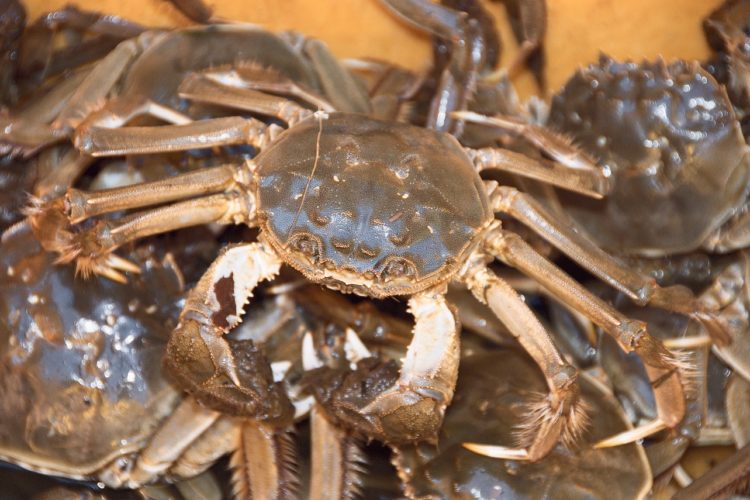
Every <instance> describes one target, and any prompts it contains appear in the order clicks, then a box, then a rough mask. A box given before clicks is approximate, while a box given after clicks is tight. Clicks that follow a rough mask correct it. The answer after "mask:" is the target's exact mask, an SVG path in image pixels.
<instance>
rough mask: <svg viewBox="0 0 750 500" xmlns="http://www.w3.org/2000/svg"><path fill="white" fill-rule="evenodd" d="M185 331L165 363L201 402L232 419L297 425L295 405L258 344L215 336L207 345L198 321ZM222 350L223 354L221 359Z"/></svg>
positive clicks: (170, 346) (175, 338)
mask: <svg viewBox="0 0 750 500" xmlns="http://www.w3.org/2000/svg"><path fill="white" fill-rule="evenodd" d="M178 328H180V327H178ZM180 331H181V334H180V335H179V336H173V337H172V338H171V339H170V342H169V344H168V346H167V354H166V357H165V358H164V364H165V366H166V368H167V369H168V370H169V372H170V373H171V374H172V375H173V376H174V377H175V379H176V380H177V382H178V383H179V384H180V386H182V387H183V388H185V389H186V390H187V391H188V392H189V393H190V394H191V395H192V396H193V397H194V398H195V399H197V400H198V401H199V402H201V403H202V404H203V405H205V406H207V407H209V408H212V409H214V410H217V411H220V412H223V413H227V414H230V415H236V416H242V417H250V418H253V419H256V420H261V421H267V422H271V423H274V424H278V425H279V426H282V427H283V426H286V425H289V424H291V422H292V420H293V417H294V407H293V406H292V404H291V402H290V401H289V398H288V397H287V395H286V392H285V390H284V386H283V384H282V383H278V382H274V374H273V370H272V369H271V366H270V365H269V363H268V360H267V359H266V357H265V356H264V355H263V353H262V352H261V351H260V350H259V349H258V347H257V346H255V345H254V344H253V342H252V341H250V340H248V341H227V340H225V339H223V338H220V337H215V336H213V342H210V341H209V342H206V339H207V336H206V335H202V334H201V327H200V325H199V323H198V322H197V321H192V320H188V321H187V322H186V324H185V325H184V326H183V327H182V329H181V330H180ZM208 338H210V337H208ZM212 343H213V344H214V345H210V344H212ZM218 352H221V353H222V354H221V355H220V356H216V354H217V353H218Z"/></svg>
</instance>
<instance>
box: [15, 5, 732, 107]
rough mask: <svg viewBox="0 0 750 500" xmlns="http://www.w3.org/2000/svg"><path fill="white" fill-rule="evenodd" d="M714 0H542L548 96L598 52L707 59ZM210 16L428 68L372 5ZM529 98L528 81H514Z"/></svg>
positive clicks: (33, 13) (153, 9) (418, 48)
mask: <svg viewBox="0 0 750 500" xmlns="http://www.w3.org/2000/svg"><path fill="white" fill-rule="evenodd" d="M22 2H23V3H24V5H25V6H26V8H27V10H28V13H29V18H30V19H35V18H36V17H38V16H39V15H40V14H42V13H44V12H46V11H50V10H55V9H59V8H62V7H63V6H65V5H68V4H74V5H77V6H79V7H80V8H85V9H90V10H97V11H102V12H107V13H110V14H116V15H120V16H123V17H126V18H128V19H131V20H134V21H138V22H140V23H143V24H147V25H153V26H184V25H187V24H189V21H188V20H187V19H186V18H185V17H183V16H182V15H181V14H180V13H179V12H178V11H177V10H176V9H175V8H174V7H172V5H171V4H169V3H168V2H166V1H165V0H73V1H71V0H22ZM720 3H721V0H548V11H549V22H548V32H547V38H546V45H547V72H548V79H549V83H550V87H551V89H552V90H555V89H556V88H558V87H559V86H560V85H561V84H562V83H564V82H565V80H566V79H567V78H568V76H569V75H570V73H571V72H572V71H574V70H575V69H576V68H577V67H579V66H581V65H585V64H587V63H589V62H593V61H595V60H596V58H597V56H598V54H599V53H600V52H605V53H607V54H609V55H611V56H613V57H616V58H636V59H640V58H643V57H647V58H653V57H656V56H658V55H662V56H663V57H665V58H666V59H672V58H677V57H681V58H685V59H699V58H705V57H706V56H707V55H708V46H707V45H706V42H705V39H704V36H703V32H702V29H701V26H700V23H701V19H702V18H703V17H704V16H705V15H706V14H707V13H708V12H710V11H711V10H712V9H713V8H715V7H716V6H718V5H719V4H720ZM206 4H208V5H209V6H211V7H213V10H214V15H215V16H218V17H221V18H225V19H231V20H237V21H246V22H252V23H256V24H259V25H262V26H265V27H267V28H268V29H271V30H288V29H292V30H297V31H300V32H302V33H305V34H306V35H310V36H314V37H317V38H320V39H322V40H324V41H325V42H327V43H328V44H329V45H330V47H331V48H332V49H333V52H334V53H335V54H337V55H338V56H340V57H364V56H368V57H379V58H382V59H386V60H389V61H392V62H396V63H399V64H401V65H403V66H406V67H409V68H412V69H422V68H426V67H427V66H428V65H429V62H430V40H429V38H428V37H427V36H425V35H424V34H422V33H420V32H418V31H416V30H414V29H412V28H410V27H409V26H407V25H405V24H404V23H402V22H400V21H399V20H397V19H395V18H394V17H393V16H392V15H391V14H390V13H389V12H388V11H387V10H386V9H385V8H384V7H383V6H381V5H380V3H379V2H378V1H377V0H223V1H220V0H207V1H206ZM486 4H487V6H488V7H489V8H490V10H491V11H492V13H493V15H495V16H496V18H497V19H498V20H499V26H500V30H501V34H502V38H503V43H504V46H505V48H504V52H503V58H502V60H501V64H503V63H505V64H507V63H508V62H509V61H510V60H511V57H512V53H513V52H514V51H515V50H516V44H515V41H514V40H513V37H512V34H511V32H510V28H509V26H508V24H507V22H505V11H504V9H503V7H502V5H501V4H500V3H499V2H495V1H493V2H489V1H488V2H486ZM515 83H516V85H517V86H518V87H519V89H520V92H521V94H522V95H524V96H528V95H530V94H533V93H536V92H537V90H536V88H535V87H534V85H533V83H532V80H531V78H530V76H529V75H519V77H518V78H517V79H516V81H515Z"/></svg>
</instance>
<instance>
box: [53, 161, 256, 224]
mask: <svg viewBox="0 0 750 500" xmlns="http://www.w3.org/2000/svg"><path fill="white" fill-rule="evenodd" d="M243 173H244V172H243V171H242V168H241V167H237V166H235V165H221V166H218V167H209V168H203V169H200V170H195V171H193V172H189V173H186V174H182V175H177V176H174V177H170V178H167V179H163V180H160V181H154V182H147V183H142V184H135V185H132V186H125V187H121V188H114V189H102V190H99V191H82V190H79V189H68V191H67V193H66V194H65V208H66V215H67V216H68V218H69V220H70V222H71V224H77V223H79V222H82V221H84V220H86V219H88V218H90V217H94V216H96V215H102V214H106V213H110V212H116V211H118V210H127V209H132V208H140V207H147V206H150V205H158V204H161V203H167V202H171V201H175V200H181V199H185V198H191V197H193V196H200V195H207V194H211V193H218V192H222V191H224V192H226V191H228V190H230V188H232V187H236V186H237V185H238V184H243V185H246V184H247V182H248V180H246V179H243V178H242V177H246V176H245V175H243Z"/></svg>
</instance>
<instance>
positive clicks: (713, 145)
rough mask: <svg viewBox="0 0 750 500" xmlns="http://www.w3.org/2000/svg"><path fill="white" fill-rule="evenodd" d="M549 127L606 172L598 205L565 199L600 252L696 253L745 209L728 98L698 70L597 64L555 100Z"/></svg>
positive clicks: (739, 142) (742, 151) (743, 172)
mask: <svg viewBox="0 0 750 500" xmlns="http://www.w3.org/2000/svg"><path fill="white" fill-rule="evenodd" d="M549 125H550V126H551V127H552V128H553V129H557V130H559V131H562V132H564V133H566V134H569V135H570V136H572V137H573V139H574V140H575V141H576V142H577V143H578V144H580V145H581V146H582V147H583V148H584V149H586V150H587V151H588V152H590V153H592V154H594V155H595V156H596V157H597V158H598V160H599V161H600V162H601V164H602V165H606V166H607V167H608V168H609V169H611V171H612V180H613V182H612V186H613V189H612V192H611V193H610V194H609V195H608V196H607V197H606V198H605V199H604V200H602V201H591V200H584V199H583V198H581V197H578V196H575V195H567V194H563V195H562V196H563V197H564V203H565V205H566V208H567V210H568V211H569V213H570V214H571V215H572V216H573V218H574V219H576V220H577V221H578V222H580V223H581V224H582V225H583V227H584V228H585V229H586V230H587V231H588V232H589V234H590V236H592V237H593V238H594V240H595V241H597V242H598V243H599V244H600V245H602V246H604V247H605V248H608V249H612V250H616V251H618V252H625V253H645V254H661V253H663V252H684V251H690V250H693V249H696V248H697V247H699V246H700V245H701V243H703V242H704V240H705V239H706V237H707V236H708V235H710V234H711V233H712V232H713V231H715V230H716V229H717V228H718V227H719V226H720V225H721V224H722V223H724V222H725V221H726V220H727V219H728V218H729V217H731V215H732V214H733V213H734V212H735V210H736V208H737V207H738V205H739V204H740V203H741V202H742V200H743V199H744V196H745V190H746V186H747V181H748V174H749V173H750V169H748V155H747V146H746V145H745V141H744V139H743V137H742V134H741V131H740V127H739V124H738V123H737V121H736V118H735V115H734V112H733V110H732V106H731V104H730V102H729V100H728V98H727V95H726V92H725V90H724V89H723V88H722V87H721V86H720V85H718V84H717V83H716V81H715V80H714V79H713V78H712V77H711V76H710V75H709V74H708V73H706V72H705V71H704V70H702V69H701V68H700V67H699V66H698V65H697V64H694V63H686V62H684V61H676V62H674V63H671V64H669V65H666V64H665V63H664V62H663V61H661V60H660V61H656V62H643V63H641V64H636V63H632V62H626V63H618V62H615V61H613V60H612V59H609V58H607V57H604V56H602V58H601V59H600V61H599V64H598V65H592V66H589V67H588V68H587V69H586V70H583V71H579V72H578V73H576V74H575V75H574V76H573V77H572V78H571V79H570V80H569V81H568V82H567V83H566V84H565V87H564V88H563V89H562V91H561V92H560V93H559V94H557V95H556V96H555V97H554V99H553V102H552V109H551V112H550V119H549Z"/></svg>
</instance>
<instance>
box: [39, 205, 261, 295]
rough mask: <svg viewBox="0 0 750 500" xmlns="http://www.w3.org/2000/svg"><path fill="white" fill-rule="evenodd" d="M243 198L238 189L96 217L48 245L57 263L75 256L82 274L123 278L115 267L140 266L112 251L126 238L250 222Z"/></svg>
mask: <svg viewBox="0 0 750 500" xmlns="http://www.w3.org/2000/svg"><path fill="white" fill-rule="evenodd" d="M246 201H247V200H246V199H245V198H244V197H242V196H240V195H239V194H237V193H226V194H217V195H213V196H206V197H203V198H196V199H193V200H188V201H184V202H182V203H174V204H171V205H167V206H165V207H162V208H157V209H154V210H147V211H145V212H141V213H136V214H133V215H131V216H129V217H124V218H122V219H119V220H118V221H117V222H110V221H98V222H97V223H96V224H95V225H94V226H93V227H92V228H90V229H88V230H85V231H82V232H78V233H73V232H71V233H68V235H67V236H65V237H63V239H62V240H63V241H62V242H58V241H56V242H54V243H53V244H52V247H53V248H47V249H48V250H52V251H56V252H58V253H59V254H60V257H59V258H58V262H60V263H68V262H72V261H74V260H75V261H76V269H77V271H78V272H80V273H81V274H83V275H84V276H88V275H90V274H92V273H95V274H101V275H103V276H106V277H108V278H109V279H112V280H115V281H119V282H125V281H126V280H125V277H124V276H123V275H122V274H120V273H119V272H118V269H119V270H122V271H128V272H138V271H139V270H138V268H137V267H133V266H132V265H131V266H128V265H127V261H125V260H124V259H121V258H119V257H117V256H115V255H112V254H111V252H112V251H113V250H115V249H116V248H118V247H119V246H121V245H123V244H125V243H127V242H129V241H134V240H137V239H140V238H145V237H146V236H151V235H154V234H161V233H166V232H169V231H173V230H176V229H181V228H184V227H190V226H197V225H200V224H208V223H211V222H217V223H219V224H238V223H240V222H249V221H250V220H249V219H247V218H246V216H247V215H248V214H249V213H252V207H250V206H248V205H247V203H246ZM48 246H49V245H48Z"/></svg>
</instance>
